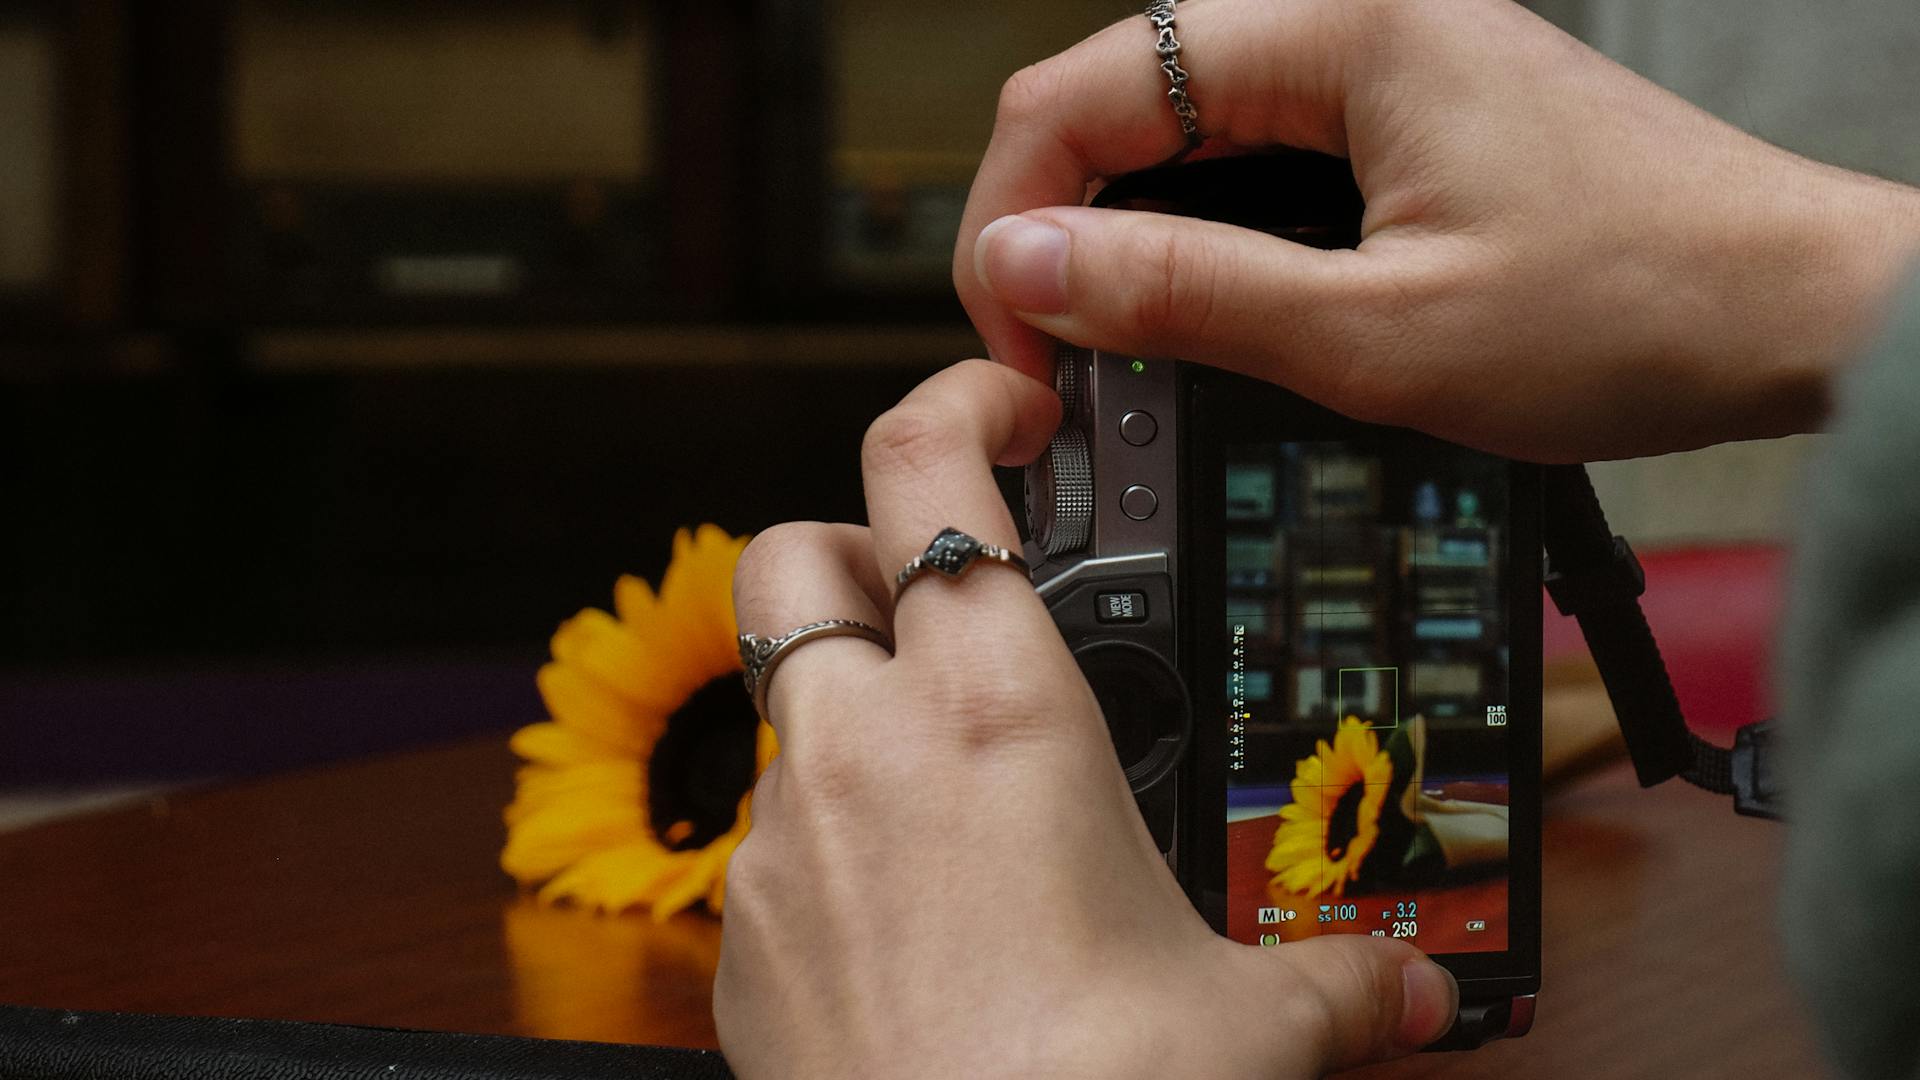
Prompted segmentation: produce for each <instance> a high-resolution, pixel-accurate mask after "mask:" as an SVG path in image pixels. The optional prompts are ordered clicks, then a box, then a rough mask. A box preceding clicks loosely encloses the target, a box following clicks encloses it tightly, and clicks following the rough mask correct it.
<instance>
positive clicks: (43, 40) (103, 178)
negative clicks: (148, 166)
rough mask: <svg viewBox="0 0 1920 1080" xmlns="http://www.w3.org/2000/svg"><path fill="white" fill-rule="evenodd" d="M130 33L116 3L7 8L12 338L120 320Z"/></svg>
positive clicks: (4, 123) (1, 312)
mask: <svg viewBox="0 0 1920 1080" xmlns="http://www.w3.org/2000/svg"><path fill="white" fill-rule="evenodd" d="M122 30H123V28H122V25H121V21H120V18H119V12H118V10H117V9H116V8H115V7H114V6H113V5H110V4H58V3H51V2H48V3H33V2H26V3H11V4H7V5H5V6H0V318H4V321H5V324H6V328H7V332H8V333H10V334H13V335H19V334H29V335H32V334H39V333H42V332H44V331H47V330H49V329H73V328H86V327H89V326H96V325H99V324H101V323H104V322H107V321H109V320H112V319H114V318H115V317H116V316H117V314H118V311H119V305H120V300H121V257H122V254H123V252H124V250H125V246H126V236H125V233H124V227H125V217H124V213H123V208H124V205H125V177H124V172H123V144H124V116H123V114H122V111H121V99H120V85H121V83H120V63H121V61H122V60H123V57H124V53H123V44H124V42H123V37H122Z"/></svg>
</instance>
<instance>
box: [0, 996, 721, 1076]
mask: <svg viewBox="0 0 1920 1080" xmlns="http://www.w3.org/2000/svg"><path fill="white" fill-rule="evenodd" d="M732 1076H733V1073H732V1071H731V1070H729V1069H728V1068H727V1065H726V1062H725V1061H724V1060H722V1058H721V1057H720V1055H719V1054H717V1053H714V1052H712V1051H707V1050H682V1049H672V1048H666V1047H657V1046H614V1045H610V1044H607V1043H586V1042H560V1041H556V1040H549V1039H520V1038H511V1037H508V1036H503V1035H459V1034H450V1033H443V1032H422V1031H396V1030H391V1029H386V1028H362V1027H344V1026H339V1025H333V1024H300V1023H292V1022H288V1021H281V1020H213V1019H200V1018H193V1017H179V1016H134V1015H127V1014H122V1013H83V1012H64V1011H61V1010H57V1009H24V1008H9V1007H0V1080H189V1078H191V1080H360V1078H366V1080H374V1078H381V1080H505V1078H508V1077H513V1078H515V1080H544V1078H549V1077H551V1078H554V1080H563V1078H564V1080H599V1078H606V1080H614V1078H616V1077H617V1078H619V1080H730V1078H731V1077H732Z"/></svg>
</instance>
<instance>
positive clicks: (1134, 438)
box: [1120, 409, 1160, 446]
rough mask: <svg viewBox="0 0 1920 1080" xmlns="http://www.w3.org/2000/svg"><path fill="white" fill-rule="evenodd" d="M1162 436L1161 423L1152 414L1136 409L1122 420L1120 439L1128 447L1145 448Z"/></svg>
mask: <svg viewBox="0 0 1920 1080" xmlns="http://www.w3.org/2000/svg"><path fill="white" fill-rule="evenodd" d="M1158 434H1160V422H1159V421H1158V420H1155V419H1154V418H1153V414H1152V413H1150V412H1142V411H1140V410H1139V409H1135V410H1133V411H1132V412H1130V413H1128V414H1127V415H1125V416H1123V417H1121V418H1120V437H1121V438H1122V439H1125V440H1126V441H1127V445H1128V446H1145V445H1147V444H1148V443H1150V442H1152V441H1153V437H1154V436H1155V435H1158Z"/></svg>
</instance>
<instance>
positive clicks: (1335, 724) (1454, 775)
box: [1026, 152, 1541, 1048]
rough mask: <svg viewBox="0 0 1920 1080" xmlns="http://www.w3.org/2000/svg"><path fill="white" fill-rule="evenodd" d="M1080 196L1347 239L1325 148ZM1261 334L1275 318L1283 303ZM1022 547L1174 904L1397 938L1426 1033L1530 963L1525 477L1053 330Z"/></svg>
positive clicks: (1498, 992)
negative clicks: (1052, 414)
mask: <svg viewBox="0 0 1920 1080" xmlns="http://www.w3.org/2000/svg"><path fill="white" fill-rule="evenodd" d="M1094 205H1098V206H1109V207H1116V208H1121V209H1135V210H1150V211H1155V212H1160V213H1170V214H1177V215H1182V216H1187V217H1197V218H1206V219H1209V220H1215V221H1223V222H1227V223H1229V224H1234V225H1240V226H1244V227H1247V228H1253V229H1258V230H1261V231H1263V232H1266V233H1269V234H1271V235H1274V236H1276V237H1281V238H1284V239H1286V240H1290V241H1294V242H1298V243H1303V244H1309V245H1312V246H1315V247H1320V248H1339V247H1353V246H1355V245H1357V244H1358V243H1359V229H1360V217H1361V210H1362V206H1361V201H1360V194H1359V191H1358V190H1357V189H1356V187H1355V186H1354V182H1353V177H1352V174H1351V172H1350V170H1349V167H1348V165H1347V163H1346V162H1344V161H1341V160H1338V159H1335V158H1330V157H1324V156H1321V155H1316V154H1305V153H1292V152H1288V153H1278V154H1261V155H1256V156H1249V157H1239V158H1224V159H1213V160H1208V161H1202V162H1195V163H1191V164H1185V165H1176V166H1168V167H1165V168H1161V169H1155V170H1151V171H1148V172H1142V173H1135V174H1132V175H1130V176H1127V177H1123V178H1121V179H1119V180H1117V181H1115V182H1113V183H1112V184H1110V185H1108V186H1107V187H1106V188H1104V189H1103V190H1102V191H1101V192H1100V193H1099V195H1098V196H1096V197H1095V199H1094ZM1274 333H1275V334H1285V333H1286V327H1285V326H1281V325H1276V326H1275V327H1274ZM1056 386H1057V389H1058V390H1059V392H1060V396H1061V399H1062V401H1063V403H1064V405H1065V420H1064V422H1063V423H1062V425H1061V428H1060V430H1059V433H1058V434H1057V435H1056V436H1055V437H1054V439H1053V442H1052V444H1051V446H1050V447H1049V448H1048V449H1047V451H1046V453H1044V454H1043V455H1041V457H1040V459H1039V460H1038V461H1036V462H1035V463H1034V464H1033V465H1032V466H1030V467H1029V468H1028V470H1027V477H1026V482H1027V483H1026V501H1027V521H1028V527H1029V534H1030V537H1031V539H1030V540H1029V542H1028V544H1027V550H1026V555H1027V558H1028V561H1029V563H1031V564H1032V566H1033V567H1034V572H1033V577H1034V582H1035V585H1036V586H1037V587H1038V589H1039V592H1040V595H1041V596H1042V597H1043V598H1044V599H1045V601H1046V603H1047V605H1048V607H1049V609H1050V610H1051V611H1052V612H1053V616H1054V620H1055V622H1056V623H1057V624H1058V625H1059V627H1060V631H1061V633H1062V634H1063V635H1064V637H1065V639H1066V641H1067V644H1068V645H1069V646H1070V647H1071V648H1072V649H1073V651H1074V655H1075V656H1076V657H1077V658H1078V660H1079V662H1080V665H1081V668H1082V670H1083V671H1084V672H1085V673H1086V677H1087V680H1088V682H1089V683H1090V684H1091V685H1092V687H1093V690H1094V693H1095V695H1096V696H1097V697H1098V699H1099V701H1100V706H1101V708H1102V710H1103V711H1104V712H1105V715H1106V720H1107V724H1108V727H1109V729H1110V731H1111V733H1112V736H1113V742H1114V747H1115V750H1116V751H1117V752H1118V754H1119V756H1120V759H1121V763H1122V765H1123V766H1124V767H1125V769H1126V774H1127V779H1128V781H1129V782H1130V783H1131V784H1132V786H1133V791H1134V794H1135V798H1136V800H1137V802H1138V804H1139V807H1140V812H1141V814H1142V816H1143V817H1144V818H1145V820H1146V822H1147V825H1148V828H1149V830H1150V831H1151V832H1152V834H1153V837H1154V839H1155V841H1156V842H1157V843H1158V845H1159V847H1160V850H1161V851H1162V852H1163V853H1164V854H1165V856H1166V858H1167V861H1168V863H1169V864H1170V865H1171V866H1172V867H1173V869H1174V872H1175V873H1176V875H1177V876H1178V878H1179V880H1180V881H1181V883H1182V884H1183V885H1184V887H1185V888H1186V890H1187V893H1188V895H1189V896H1190V897H1191V898H1192V900H1193V903H1194V905H1195V906H1196V907H1197V908H1198V909H1199V910H1200V912H1201V913H1202V914H1203V915H1204V916H1205V917H1206V918H1207V919H1208V921H1209V922H1211V923H1212V925H1213V927H1214V928H1215V929H1216V930H1218V931H1219V932H1220V933H1222V934H1225V935H1227V936H1228V937H1230V938H1233V939H1234V940H1237V941H1242V942H1246V943H1248V944H1254V945H1279V944H1282V943H1284V942H1287V941H1291V940H1295V939H1298V938H1304V937H1310V936H1313V935H1317V934H1329V933H1352V934H1372V935H1375V936H1384V937H1396V938H1404V939H1406V940H1407V941H1409V942H1411V943H1412V944H1414V945H1416V946H1418V947H1420V948H1422V949H1424V950H1425V951H1426V952H1428V953H1429V954H1431V955H1433V956H1434V958H1435V959H1436V960H1438V961H1439V962H1440V963H1442V964H1443V965H1445V966H1446V967H1447V968H1448V969H1449V970H1451V971H1452V972H1453V974H1454V975H1455V976H1456V977H1457V978H1458V979H1459V982H1460V989H1461V1009H1460V1018H1459V1020H1458V1022H1457V1023H1456V1025H1455V1027H1454V1029H1453V1031H1452V1032H1451V1033H1449V1035H1448V1036H1447V1037H1446V1038H1444V1039H1443V1040H1441V1042H1440V1043H1439V1044H1437V1048H1468V1047H1473V1046H1478V1045H1480V1044H1482V1043H1484V1042H1486V1041H1487V1040H1489V1039H1494V1038H1501V1037H1511V1036H1518V1035H1521V1034H1524V1033H1525V1032H1526V1031H1527V1029H1528V1027H1529V1025H1530V1024H1531V1022H1532V1017H1533V994H1534V993H1535V991H1536V990H1537V989H1538V988H1539V981H1540V666H1541V643H1540V642H1541V638H1540V620H1541V555H1540V551H1541V541H1540V517H1541V510H1540V508H1541V477H1540V470H1539V468H1538V467H1537V466H1532V465H1526V464H1522V463H1517V462H1513V461H1509V460H1506V459H1503V458H1498V457H1494V456H1491V455H1488V454H1484V453H1480V452H1478V451H1474V450H1469V449H1466V448H1464V447H1461V446H1456V445H1452V444H1449V443H1445V442H1442V441H1440V440H1437V439H1433V438H1430V437H1428V436H1425V435H1421V434H1419V433H1416V432H1412V431H1407V430H1400V429H1390V428H1382V427H1377V426H1370V425H1367V424H1362V423H1359V422H1356V421H1353V420H1350V419H1348V418H1346V417H1343V416H1340V415H1337V414H1335V413H1333V412H1330V411H1328V410H1326V409H1324V408H1321V407H1319V406H1317V405H1314V404H1313V403H1311V402H1309V401H1306V400H1305V399H1303V398H1300V397H1298V396H1296V395H1293V394H1290V393H1288V392H1286V391H1284V390H1281V389H1279V388H1278V387H1275V386H1272V385H1269V384H1266V383H1262V382H1257V381H1253V380H1250V379H1247V378H1244V377H1240V376H1235V375H1231V374H1227V373H1225V372H1222V371H1219V370H1216V369H1214V368H1209V367H1203V366H1201V365H1198V364H1192V363H1185V362H1182V361H1180V360H1177V359H1171V358H1162V357H1129V356H1117V355H1112V354H1109V353H1104V352H1099V351H1096V350H1088V349H1079V348H1072V347H1063V348H1062V349H1061V351H1060V354H1059V359H1058V364H1057V374H1056Z"/></svg>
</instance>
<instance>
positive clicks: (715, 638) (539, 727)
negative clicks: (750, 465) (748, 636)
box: [500, 525, 777, 920]
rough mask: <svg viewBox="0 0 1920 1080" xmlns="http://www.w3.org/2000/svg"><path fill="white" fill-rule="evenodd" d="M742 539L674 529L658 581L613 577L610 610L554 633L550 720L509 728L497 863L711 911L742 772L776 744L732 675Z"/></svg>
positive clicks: (599, 893)
mask: <svg viewBox="0 0 1920 1080" xmlns="http://www.w3.org/2000/svg"><path fill="white" fill-rule="evenodd" d="M745 546H746V539H745V538H744V537H733V536H729V535H727V533H726V532H724V531H723V530H721V529H719V528H717V527H715V526H712V525H703V526H701V527H700V528H699V529H698V530H697V531H695V532H691V533H689V532H688V531H687V530H685V529H682V530H680V531H679V532H678V533H676V534H675V535H674V538H673V561H672V562H671V563H670V564H669V565H668V567H667V570H666V573H665V574H663V575H662V576H661V579H660V589H659V592H658V593H656V592H654V590H653V589H651V588H650V587H648V585H647V583H646V582H645V581H642V580H641V579H639V578H635V577H622V578H621V579H620V580H619V581H618V582H617V583H616V584H615V585H614V593H613V599H614V605H613V607H614V610H613V613H611V614H609V613H608V612H605V611H598V610H595V609H592V608H589V609H587V610H586V611H582V612H581V613H580V614H578V615H576V616H574V617H573V618H571V619H569V620H567V621H566V622H565V623H563V624H562V625H561V627H560V629H559V630H558V631H557V632H555V634H554V635H553V660H552V662H551V663H548V664H547V665H545V666H544V667H542V668H541V669H540V675H539V685H540V694H541V697H542V698H543V699H545V701H546V705H547V711H548V713H549V714H550V715H551V717H552V719H551V720H549V721H547V722H545V723H539V724H533V725H531V726H529V727H525V728H522V729H520V730H519V731H518V732H516V733H515V734H514V736H513V739H512V743H511V745H512V747H513V749H514V751H515V752H516V753H518V754H519V755H520V756H521V757H522V758H525V759H526V762H527V764H526V765H524V766H522V767H521V769H520V772H519V775H518V789H517V791H516V793H515V796H514V800H513V802H512V804H511V805H509V806H508V807H507V809H506V814H505V817H506V823H507V843H506V847H505V849H504V850H503V851H501V853H500V866H501V868H502V869H504V870H505V871H506V872H507V873H508V874H511V875H512V876H513V877H514V878H515V879H516V880H518V881H519V882H520V883H521V884H522V885H524V886H532V885H536V884H539V883H541V882H545V885H544V886H542V887H541V889H540V891H539V894H538V895H539V898H540V900H542V901H544V902H556V901H562V900H566V901H571V902H573V903H577V904H580V905H582V906H584V907H587V908H590V909H592V910H595V911H604V912H617V911H624V910H627V909H629V908H636V907H644V908H647V909H649V910H651V911H652V913H653V917H654V919H655V920H665V919H666V918H667V917H669V916H671V915H673V914H674V913H675V912H677V911H680V910H682V909H684V908H686V907H688V906H690V905H692V904H694V903H696V902H698V901H701V900H705V901H706V903H707V906H708V907H709V908H711V909H712V910H714V911H716V912H717V911H719V910H720V907H721V903H722V901H723V899H724V896H725V889H726V869H727V860H728V859H729V858H730V857H732V855H733V850H734V848H736V847H738V846H739V844H740V840H741V838H742V837H744V836H746V833H747V824H748V805H749V803H750V801H751V798H752V785H753V782H754V780H756V779H757V778H758V777H759V775H760V773H761V771H762V770H764V769H765V768H766V766H767V762H769V761H771V760H772V759H773V755H774V754H775V753H776V752H777V747H776V745H775V742H774V737H773V730H772V729H771V728H769V727H767V726H766V725H765V724H764V723H760V722H759V721H758V720H757V719H756V718H755V716H754V713H753V705H752V703H751V701H749V700H748V698H747V695H746V691H745V690H744V688H742V687H741V685H740V680H739V677H738V676H739V673H740V653H739V647H738V645H737V643H736V641H737V638H736V634H737V631H736V628H735V623H734V618H733V568H734V564H735V563H736V562H737V561H738V560H739V557H740V551H741V549H742V548H744V547H745Z"/></svg>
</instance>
